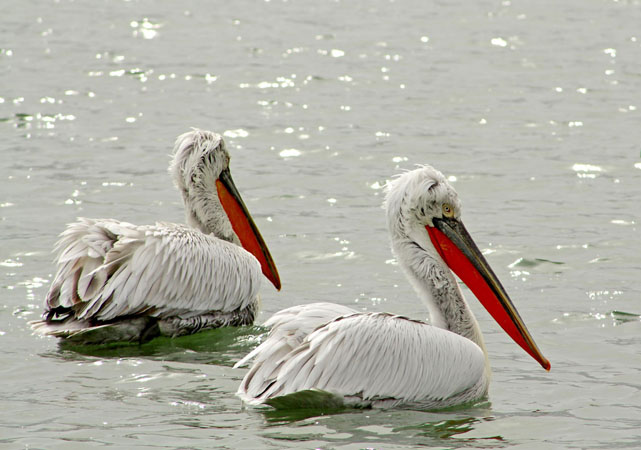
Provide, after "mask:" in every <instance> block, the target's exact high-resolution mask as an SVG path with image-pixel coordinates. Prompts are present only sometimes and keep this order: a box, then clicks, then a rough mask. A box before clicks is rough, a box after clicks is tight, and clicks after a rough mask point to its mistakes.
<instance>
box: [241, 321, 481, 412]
mask: <svg viewBox="0 0 641 450" xmlns="http://www.w3.org/2000/svg"><path fill="white" fill-rule="evenodd" d="M266 342H267V341H266ZM261 357H262V355H258V356H257V359H258V358H261ZM484 370H485V356H484V354H483V352H482V350H481V349H480V348H479V347H478V346H477V345H476V344H474V343H473V342H471V341H469V340H467V339H465V338H463V337H461V336H458V335H456V334H454V333H451V332H449V331H446V330H443V329H440V328H436V327H432V326H429V325H427V324H425V323H422V322H416V321H413V320H409V319H406V318H404V317H400V316H392V315H389V314H385V313H367V314H353V315H350V316H343V317H340V318H338V319H336V320H333V321H331V322H329V323H327V324H326V325H324V326H321V327H319V328H318V329H316V330H315V331H314V332H312V333H311V334H309V335H308V336H307V337H306V338H305V339H304V340H303V342H302V343H301V344H300V345H299V346H298V347H296V348H294V349H293V350H291V351H290V352H288V353H287V354H286V355H284V356H282V357H280V359H279V361H277V362H272V363H271V364H269V365H266V364H264V365H260V366H259V365H258V364H255V365H254V367H252V369H251V370H250V372H249V373H248V374H247V376H246V378H245V380H243V382H242V383H241V387H240V389H239V392H238V395H239V396H240V397H241V398H243V400H245V401H247V402H248V403H252V404H258V403H263V402H265V401H266V400H269V399H270V398H273V397H277V396H282V395H288V394H292V393H294V392H299V391H303V390H308V389H316V390H322V391H327V392H330V393H333V394H335V395H337V396H340V397H342V398H344V399H345V400H346V401H354V402H357V403H365V404H367V403H372V402H374V401H383V402H384V401H387V400H391V401H392V403H394V402H402V403H413V402H417V403H420V402H425V401H436V402H438V401H441V400H443V399H447V398H449V397H452V396H455V395H457V394H460V393H461V392H463V391H466V390H467V389H470V388H472V387H473V386H475V385H476V384H478V383H482V382H483V377H484V376H485V375H484ZM248 378H249V381H250V382H249V383H246V380H247V379H248Z"/></svg>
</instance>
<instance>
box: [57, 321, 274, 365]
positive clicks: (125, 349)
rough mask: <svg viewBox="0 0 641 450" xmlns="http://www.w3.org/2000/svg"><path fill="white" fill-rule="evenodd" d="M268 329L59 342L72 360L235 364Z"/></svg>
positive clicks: (233, 329) (59, 351)
mask: <svg viewBox="0 0 641 450" xmlns="http://www.w3.org/2000/svg"><path fill="white" fill-rule="evenodd" d="M265 331H266V330H265V329H264V328H262V327H258V326H251V327H250V326H246V327H225V328H218V329H215V330H207V331H202V332H200V333H196V334H192V335H189V336H181V337H178V338H168V337H158V338H155V339H153V340H151V341H149V342H146V343H143V344H139V343H124V342H119V343H115V344H104V345H74V344H70V343H69V342H66V341H61V342H60V343H59V344H58V354H59V355H60V356H61V357H63V358H64V359H69V358H71V359H73V356H72V355H73V354H76V355H82V356H91V357H99V358H136V357H145V358H148V359H151V360H163V361H176V362H185V363H200V364H216V365H222V366H228V367H231V366H233V365H234V364H235V363H236V361H238V360H239V359H240V358H242V357H243V356H245V355H246V354H247V353H248V352H250V351H251V350H252V349H253V348H254V347H256V346H257V345H258V344H259V343H260V340H261V336H262V335H263V333H264V332H265Z"/></svg>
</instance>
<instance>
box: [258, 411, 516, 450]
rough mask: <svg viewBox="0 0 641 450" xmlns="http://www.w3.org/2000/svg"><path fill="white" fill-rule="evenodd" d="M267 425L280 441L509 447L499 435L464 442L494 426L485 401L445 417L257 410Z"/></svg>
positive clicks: (438, 414) (407, 413)
mask: <svg viewBox="0 0 641 450" xmlns="http://www.w3.org/2000/svg"><path fill="white" fill-rule="evenodd" d="M259 412H260V414H262V415H263V417H264V418H265V421H266V426H267V429H266V430H267V432H266V433H265V437H268V438H270V439H273V440H276V441H283V440H286V441H311V440H316V439H322V440H323V441H325V442H329V443H330V444H331V443H332V442H335V443H339V442H340V443H341V444H342V445H344V444H348V443H358V444H360V445H361V446H362V444H363V443H364V442H367V443H371V445H368V446H371V447H377V448H378V447H384V446H386V445H408V446H413V447H416V446H421V447H422V446H447V447H448V448H466V447H474V448H501V447H504V446H507V445H508V444H509V443H508V442H506V441H505V439H504V438H503V437H502V436H500V435H492V436H480V437H478V436H475V437H469V438H465V437H464V436H465V434H467V433H471V432H473V431H474V430H475V429H476V428H477V425H478V424H481V423H484V422H488V421H492V420H494V419H493V416H492V412H491V405H490V403H489V402H487V401H483V402H479V403H477V404H475V405H472V406H470V405H468V406H466V407H457V408H453V409H449V410H443V411H436V412H430V411H420V410H419V411H417V410H411V409H394V410H371V409H365V410H354V409H341V410H333V411H331V410H326V411H317V410H298V411H295V410H290V411H276V410H259Z"/></svg>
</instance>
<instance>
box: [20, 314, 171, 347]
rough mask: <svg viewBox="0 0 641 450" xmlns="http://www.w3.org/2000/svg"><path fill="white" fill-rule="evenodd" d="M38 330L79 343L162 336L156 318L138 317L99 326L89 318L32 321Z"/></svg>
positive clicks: (36, 330)
mask: <svg viewBox="0 0 641 450" xmlns="http://www.w3.org/2000/svg"><path fill="white" fill-rule="evenodd" d="M30 325H31V328H32V329H33V331H34V333H36V334H40V335H43V336H55V337H59V338H63V339H65V342H67V343H69V344H76V345H97V344H109V343H113V342H146V341H148V340H150V339H152V338H154V337H156V336H159V335H160V329H159V327H158V323H157V321H156V320H155V319H153V318H151V317H138V318H134V319H130V320H123V321H119V322H114V323H107V324H100V325H95V324H93V325H92V324H91V323H89V322H88V321H86V320H65V321H47V320H36V321H33V322H30Z"/></svg>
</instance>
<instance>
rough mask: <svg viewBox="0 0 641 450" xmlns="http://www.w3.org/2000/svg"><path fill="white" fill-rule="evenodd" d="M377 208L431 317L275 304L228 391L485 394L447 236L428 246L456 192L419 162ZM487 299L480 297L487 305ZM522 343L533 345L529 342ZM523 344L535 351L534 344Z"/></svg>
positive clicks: (268, 400) (258, 400) (434, 397)
mask: <svg viewBox="0 0 641 450" xmlns="http://www.w3.org/2000/svg"><path fill="white" fill-rule="evenodd" d="M386 209H387V218H388V227H389V230H390V235H391V241H392V249H393V251H394V253H395V255H396V257H397V259H398V261H399V264H400V265H401V267H402V268H403V269H404V271H405V273H406V275H407V276H408V278H409V279H410V281H411V282H412V285H413V286H414V288H415V290H416V291H417V293H418V295H419V297H420V298H421V299H422V300H423V301H424V303H425V304H426V305H427V307H428V309H429V311H430V316H431V319H432V325H429V324H427V323H425V322H421V321H416V320H411V319H408V318H405V317H401V316H395V315H391V314H387V313H359V312H356V311H354V310H352V309H350V308H347V307H344V306H340V305H335V304H331V303H315V304H309V305H303V306H295V307H292V308H288V309H285V310H283V311H280V312H278V313H276V314H275V315H274V316H272V318H270V319H269V320H268V321H267V322H266V325H267V326H271V327H272V328H271V331H270V334H269V336H268V337H267V338H266V340H265V341H264V342H263V343H262V344H261V345H260V346H258V347H257V348H256V349H254V350H253V351H252V352H251V353H250V354H248V355H247V356H246V357H245V358H243V359H242V360H241V361H239V362H238V363H237V364H236V367H239V366H241V365H243V364H245V363H247V362H248V361H250V360H252V359H253V360H254V362H253V365H252V367H251V368H250V370H249V372H248V373H247V374H246V376H245V377H244V379H243V381H242V382H241V385H240V387H239V389H238V392H237V395H238V396H239V397H240V398H241V399H243V401H245V402H247V403H249V404H253V405H257V404H270V405H272V406H276V407H279V406H283V405H285V406H283V407H288V408H291V407H319V406H320V407H322V406H327V405H330V406H338V405H348V406H359V407H369V406H373V407H391V406H396V405H401V404H402V405H416V406H420V407H424V408H441V407H448V406H453V405H458V404H461V403H466V402H470V401H474V400H478V399H480V398H482V397H483V396H485V395H486V394H487V390H488V386H489V379H490V368H489V362H488V359H487V352H486V350H485V345H484V343H483V338H482V335H481V332H480V329H479V327H478V323H477V322H476V320H475V318H474V316H473V314H472V312H471V310H470V309H469V307H468V305H467V303H466V302H465V300H464V298H463V295H462V293H461V291H460V289H459V287H458V284H457V283H456V280H455V278H454V275H453V273H452V271H451V270H450V268H448V265H449V264H450V263H447V262H446V261H451V265H452V269H453V270H459V269H460V267H465V266H461V265H460V264H459V262H457V261H456V260H455V258H453V257H452V255H454V253H453V251H452V250H451V248H449V247H448V246H450V247H451V246H452V245H453V244H452V241H450V240H449V239H448V240H447V242H445V241H444V240H443V239H444V238H443V237H442V236H444V235H442V234H438V235H437V236H436V237H438V239H441V241H438V242H439V244H438V245H439V248H438V249H437V248H436V247H435V244H434V243H433V242H436V241H434V240H433V239H432V233H437V232H436V231H434V229H435V228H438V229H439V230H441V229H442V230H445V232H446V233H450V231H448V227H450V226H460V228H463V226H462V223H461V222H460V202H459V200H458V197H457V195H456V192H455V191H454V189H453V188H452V186H451V185H450V184H449V183H448V182H447V180H446V179H445V177H444V176H443V175H442V174H441V173H440V172H438V171H437V170H435V169H433V168H432V167H430V166H424V167H421V168H419V169H417V170H414V171H411V172H407V173H405V174H403V175H401V176H400V177H398V178H396V179H395V180H394V181H393V182H391V183H390V184H389V186H388V190H387V199H386ZM463 230H464V228H463ZM457 233H458V232H457ZM465 234H466V232H464V233H462V234H461V236H463V235H465ZM451 236H452V239H454V238H455V237H456V236H457V235H455V234H451ZM468 236H469V235H468ZM463 237H465V236H463ZM470 242H472V241H471V238H470V240H469V242H468V241H465V243H466V244H467V245H470V246H471V245H473V242H472V244H470ZM474 251H477V252H478V249H477V248H476V247H475V246H474V249H471V250H470V249H465V251H464V252H463V253H464V254H465V256H466V257H467V258H469V259H470V260H471V261H473V262H478V261H481V259H482V263H485V264H486V262H485V260H484V259H483V257H482V256H480V252H478V254H476V253H474ZM455 256H456V255H455ZM479 258H480V259H479ZM481 266H482V264H481ZM481 266H479V267H480V269H478V270H479V271H480V272H477V273H480V274H482V275H484V276H487V277H488V280H490V281H492V282H494V281H493V280H495V276H494V275H493V273H491V269H489V266H487V268H483V267H481ZM466 270H468V269H467V268H466ZM469 270H471V271H472V272H473V271H474V270H475V269H469ZM457 273H459V272H457ZM490 273H491V274H490ZM492 277H494V278H492ZM488 283H489V281H488ZM470 284H473V285H474V288H473V290H475V289H477V287H478V286H477V285H476V284H474V283H473V282H472V281H470ZM496 284H498V285H499V287H496V286H494V285H493V286H492V289H493V291H495V292H496V293H497V298H500V300H499V301H500V302H502V301H503V295H505V299H507V294H504V291H503V290H502V287H500V284H499V283H498V280H496ZM479 292H481V291H479ZM475 293H476V292H475ZM478 295H479V294H477V296H478ZM485 297H487V296H485ZM481 300H482V301H484V302H485V301H486V300H487V299H485V298H484V299H481ZM492 301H493V300H492V299H489V301H487V303H484V304H487V305H488V308H489V309H492V308H493V304H492ZM506 301H507V302H509V299H507V300H506ZM510 305H511V302H510ZM504 308H505V309H506V310H508V309H510V307H508V306H505V307H504ZM512 308H513V305H512ZM514 311H515V310H514ZM491 312H492V311H491ZM492 314H493V315H494V314H495V313H494V312H492ZM508 314H511V315H510V320H512V321H513V322H514V323H515V325H516V327H517V329H518V331H519V333H524V335H527V336H528V337H529V334H528V332H527V330H526V329H525V326H524V325H522V322H521V321H520V318H518V319H516V318H514V317H512V316H513V315H514V314H516V316H518V313H515V312H511V311H510V312H508ZM495 317H500V315H497V316H495ZM497 320H500V319H497ZM517 322H518V323H517ZM513 338H514V336H513ZM530 339H531V338H530ZM532 345H533V347H532V348H534V349H535V348H536V346H535V344H533V341H532ZM532 351H533V352H534V353H536V354H537V355H540V353H539V352H538V349H536V350H532ZM541 358H542V360H544V358H543V357H542V356H541ZM545 362H547V360H545ZM542 364H543V362H542ZM547 364H548V367H549V363H547Z"/></svg>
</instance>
